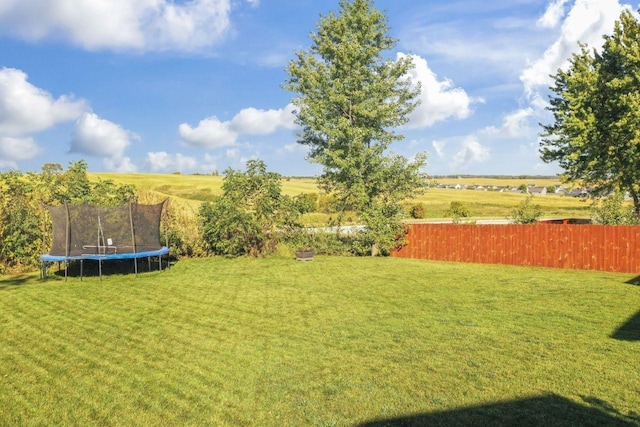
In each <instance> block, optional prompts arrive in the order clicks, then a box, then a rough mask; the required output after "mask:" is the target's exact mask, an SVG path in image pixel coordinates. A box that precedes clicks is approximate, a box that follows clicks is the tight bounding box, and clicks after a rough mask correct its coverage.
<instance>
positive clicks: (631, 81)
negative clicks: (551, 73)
mask: <svg viewBox="0 0 640 427" xmlns="http://www.w3.org/2000/svg"><path fill="white" fill-rule="evenodd" d="M604 40H605V42H604V45H603V48H602V50H601V51H600V52H598V51H596V50H595V49H594V50H590V49H588V47H587V46H585V45H582V46H581V51H580V52H579V53H578V54H575V55H574V56H573V57H572V59H571V61H570V65H569V68H568V69H567V70H566V71H563V70H558V73H557V74H556V76H555V81H554V85H553V86H552V87H551V90H552V92H553V94H552V95H551V96H550V97H549V98H550V107H549V110H550V111H551V112H552V113H553V117H554V123H552V124H549V125H544V126H543V133H542V135H541V136H542V139H541V150H540V152H541V155H542V159H543V160H544V161H545V162H553V161H557V162H558V163H559V164H560V166H561V167H562V168H563V169H564V174H563V178H564V179H565V180H567V181H572V180H581V181H583V182H584V184H585V185H587V186H591V187H593V188H594V189H595V192H596V195H601V194H606V193H608V192H610V191H612V190H618V191H622V192H629V194H630V195H631V197H632V198H633V202H634V206H635V210H636V213H640V22H638V19H637V18H636V16H635V15H634V14H633V12H631V11H629V10H626V11H624V12H622V14H621V15H620V18H619V20H618V21H617V22H616V24H615V27H614V31H613V34H612V35H607V36H604Z"/></svg>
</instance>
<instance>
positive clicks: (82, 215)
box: [47, 200, 166, 257]
mask: <svg viewBox="0 0 640 427" xmlns="http://www.w3.org/2000/svg"><path fill="white" fill-rule="evenodd" d="M165 203H166V200H165V201H164V202H162V203H158V204H157V205H140V204H138V203H127V204H123V205H120V206H109V207H102V206H92V205H89V204H83V205H63V206H47V209H48V210H49V214H50V215H51V221H52V223H53V224H52V225H53V227H52V228H53V239H52V244H51V251H50V253H49V254H50V255H55V256H72V257H73V256H82V255H113V254H127V253H138V252H146V251H155V250H158V249H161V248H162V245H161V243H160V219H161V216H162V209H163V208H164V205H165Z"/></svg>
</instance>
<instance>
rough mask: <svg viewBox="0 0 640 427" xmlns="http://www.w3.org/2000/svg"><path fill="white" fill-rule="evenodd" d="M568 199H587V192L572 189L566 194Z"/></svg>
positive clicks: (580, 189) (582, 189) (581, 189)
mask: <svg viewBox="0 0 640 427" xmlns="http://www.w3.org/2000/svg"><path fill="white" fill-rule="evenodd" d="M567 196H569V197H589V192H588V191H587V190H585V189H584V188H574V189H573V190H571V191H569V192H568V193H567Z"/></svg>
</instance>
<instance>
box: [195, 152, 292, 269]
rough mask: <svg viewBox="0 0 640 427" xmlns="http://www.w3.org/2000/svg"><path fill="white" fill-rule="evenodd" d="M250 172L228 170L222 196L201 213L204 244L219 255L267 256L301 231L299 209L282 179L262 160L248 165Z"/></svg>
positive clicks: (201, 209) (205, 205) (205, 204)
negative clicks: (283, 190) (268, 169)
mask: <svg viewBox="0 0 640 427" xmlns="http://www.w3.org/2000/svg"><path fill="white" fill-rule="evenodd" d="M246 169H247V170H246V172H239V171H235V170H233V169H228V170H227V171H226V172H225V178H224V181H223V184H222V190H223V194H222V196H219V197H216V199H215V200H214V201H213V203H204V204H202V205H201V207H200V211H199V212H198V220H199V226H200V230H201V234H202V238H203V241H204V243H205V245H206V246H207V247H208V249H209V250H210V251H211V252H212V253H214V254H216V255H225V256H231V257H236V256H242V255H253V256H258V255H267V254H269V253H272V252H274V251H275V250H276V248H277V246H278V243H279V242H280V241H281V240H283V239H285V238H286V236H287V235H288V234H290V233H291V232H292V230H295V229H296V228H299V226H298V224H297V219H298V217H299V215H300V212H299V209H298V207H297V206H296V203H295V201H294V200H293V199H292V198H290V197H288V196H286V195H283V194H282V193H281V182H280V181H281V177H280V175H279V174H277V173H275V172H267V168H266V165H265V163H264V162H263V161H261V160H250V161H248V162H247V168H246Z"/></svg>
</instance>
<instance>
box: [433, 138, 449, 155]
mask: <svg viewBox="0 0 640 427" xmlns="http://www.w3.org/2000/svg"><path fill="white" fill-rule="evenodd" d="M446 145H447V143H446V142H445V141H432V142H431V146H432V147H433V149H434V150H436V155H437V156H438V157H440V158H441V159H442V158H443V157H444V156H445V152H444V149H445V147H446Z"/></svg>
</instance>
